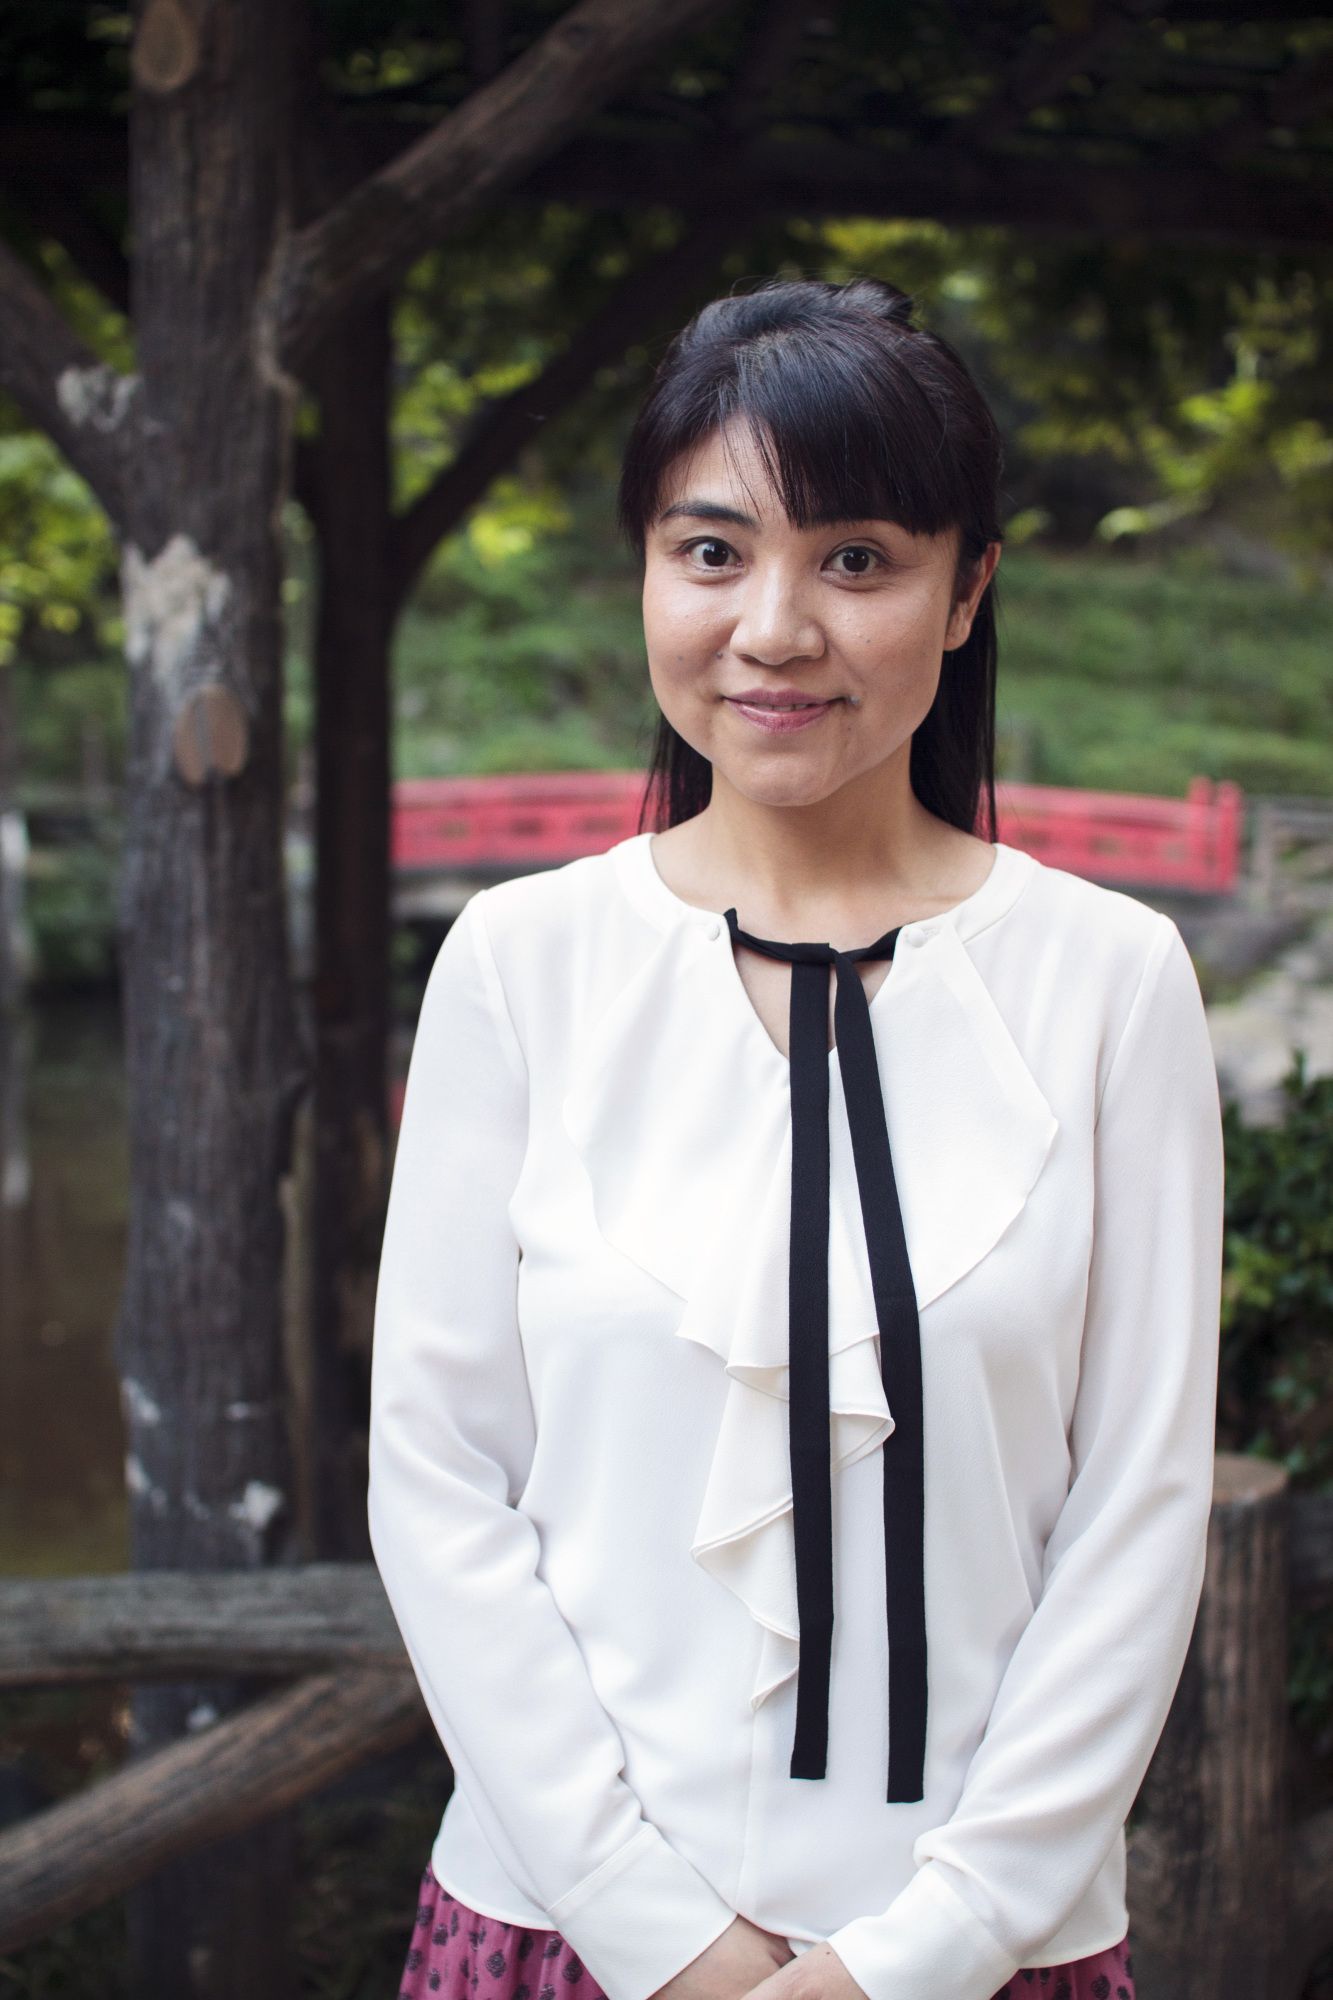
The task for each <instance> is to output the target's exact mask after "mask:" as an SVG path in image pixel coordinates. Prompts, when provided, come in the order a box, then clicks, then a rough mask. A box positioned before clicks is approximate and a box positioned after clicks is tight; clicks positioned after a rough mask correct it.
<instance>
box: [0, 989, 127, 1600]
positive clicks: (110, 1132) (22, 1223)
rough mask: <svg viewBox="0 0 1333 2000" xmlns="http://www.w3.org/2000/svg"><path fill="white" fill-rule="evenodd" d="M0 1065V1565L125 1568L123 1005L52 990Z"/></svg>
mask: <svg viewBox="0 0 1333 2000" xmlns="http://www.w3.org/2000/svg"><path fill="white" fill-rule="evenodd" d="M0 1059H2V1060H3V1071H2V1073H0V1094H2V1096H3V1110H4V1117H3V1125H4V1137H5V1147H4V1160H3V1189H2V1193H3V1199H2V1200H0V1573H8V1574H10V1575H41V1574H46V1575H53V1574H60V1573H62V1572H63V1573H67V1574H74V1573H78V1572H81V1571H89V1570H111V1569H122V1568H124V1566H125V1562H126V1555H127V1520H126V1508H125V1487H124V1476H123V1467H124V1456H125V1445H124V1434H123V1432H122V1429H121V1421H120V1405H119V1394H118V1388H117V1382H116V1373H115V1367H114V1362H113V1357H112V1340H113V1334H114V1325H115V1316H116V1310H117V1304H118V1299H119V1292H120V1282H121V1273H122V1269H123V1265H124V1256H125V1220H126V1183H127V1156H126V1133H125V1086H124V1073H123V1057H122V1047H121V1033H120V1016H119V1011H118V1009H117V1007H116V1004H115V1001H114V1000H112V999H109V998H104V997H100V996H98V997H93V998H88V997H82V996H80V997H77V998H75V997H71V998H58V999H55V998H53V999H44V1000H43V1001H42V1004H41V1005H40V1007H31V1008H29V1009H28V1010H27V1012H26V1013H25V1014H24V1015H23V1016H22V1017H21V1018H20V1021H19V1024H18V1029H17V1033H16V1034H14V1035H10V1036H6V1037H5V1046H4V1047H3V1048H2V1049H0Z"/></svg>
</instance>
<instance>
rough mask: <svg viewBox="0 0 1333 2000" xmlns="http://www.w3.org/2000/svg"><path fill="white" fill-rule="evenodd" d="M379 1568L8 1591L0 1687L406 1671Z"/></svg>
mask: <svg viewBox="0 0 1333 2000" xmlns="http://www.w3.org/2000/svg"><path fill="white" fill-rule="evenodd" d="M405 1658H406V1655H405V1654H404V1652H403V1642H402V1640H401V1639H400V1638H399V1636H398V1627H397V1625H396V1623H395V1622H394V1616H393V1612H392V1611H391V1610H390V1609H389V1600H388V1598H387V1597H386V1596H385V1595H384V1586H383V1584H382V1583H381V1582H380V1579H379V1573H378V1571H377V1570H376V1569H375V1567H374V1565H373V1563H311V1564H309V1565H307V1566H306V1567H305V1568H302V1569H268V1570H239V1571H226V1570H222V1571H213V1572H208V1573H206V1572H195V1571H184V1570H139V1571H134V1572H132V1573H129V1574H126V1575H121V1576H90V1577H73V1578H60V1579H55V1580H51V1581H43V1582H17V1581H5V1582H3V1583H0V1688H17V1687H54V1686H59V1685H62V1684H65V1683H68V1682H74V1681H106V1680H193V1679H201V1680H208V1679H214V1678H217V1677H221V1676H226V1677H232V1676H248V1675H268V1674H272V1675H289V1674H298V1673H308V1672H310V1671H311V1670H312V1669H314V1668H317V1667H328V1666H330V1665H333V1664H336V1663H344V1664H349V1665H350V1664H352V1663H355V1664H358V1665H360V1666H366V1667H371V1666H377V1667H401V1666H402V1665H403V1664H404V1662H405Z"/></svg>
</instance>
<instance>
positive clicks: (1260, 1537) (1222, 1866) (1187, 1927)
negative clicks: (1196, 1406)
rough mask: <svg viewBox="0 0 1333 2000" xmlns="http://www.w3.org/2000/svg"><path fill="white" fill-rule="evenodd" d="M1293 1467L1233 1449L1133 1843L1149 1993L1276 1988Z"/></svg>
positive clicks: (1284, 1878) (1133, 1900)
mask: <svg viewBox="0 0 1333 2000" xmlns="http://www.w3.org/2000/svg"><path fill="white" fill-rule="evenodd" d="M1286 1487H1287V1478H1286V1474H1285V1472H1283V1470H1282V1469H1281V1467H1280V1466H1275V1465H1270V1464H1266V1463H1264V1462H1263V1461H1261V1460H1258V1459H1253V1458H1241V1457H1237V1456H1234V1455H1232V1454H1228V1453H1220V1454H1219V1455H1218V1459H1217V1472H1216V1477H1215V1484H1214V1489H1213V1493H1214V1497H1213V1511H1212V1518H1211V1520H1210V1522H1209V1527H1208V1567H1207V1573H1206V1575H1205V1579H1204V1586H1203V1599H1202V1602H1201V1603H1200V1606H1199V1616H1198V1620H1197V1623H1196V1624H1195V1628H1194V1637H1193V1639H1192V1640H1191V1642H1190V1650H1189V1656H1188V1658H1187V1660H1186V1662H1185V1670H1184V1673H1183V1674H1182V1676H1181V1681H1180V1687H1179V1689H1178V1691H1177V1694H1176V1698H1175V1702H1174V1704H1173V1706H1172V1709H1171V1714H1170V1716H1169V1717H1168V1720H1167V1725H1166V1728H1165V1730H1164V1731H1163V1733H1162V1740H1161V1743H1160V1744H1159V1746H1158V1750H1157V1754H1156V1756H1155V1757H1154V1758H1153V1761H1152V1765H1151V1767H1150V1769H1149V1772H1148V1776H1147V1778H1146V1780H1145V1782H1144V1785H1143V1789H1142V1791H1141V1792H1140V1794H1139V1813H1140V1819H1141V1823H1140V1825H1139V1826H1138V1828H1137V1830H1136V1832H1135V1834H1134V1837H1133V1840H1132V1843H1131V1847H1130V1870H1129V1886H1130V1918H1131V1937H1132V1941H1133V1947H1134V1969H1135V1973H1136V1976H1137V1980H1138V1987H1139V1993H1140V1995H1141V2000H1217V1996H1218V1995H1219V1994H1223V1993H1225V1994H1226V1995H1227V1996H1228V2000H1273V1995H1274V1994H1275V1992H1276V1990H1277V1988H1278V1987H1279V1986H1280V1984H1281V1969H1282V1962H1283V1956H1284V1942H1285V1932H1286V1919H1287V1901H1288V1889H1289V1880H1288V1877H1289V1866H1288V1848H1289V1842H1288V1826H1287V1786H1286V1742H1287V1704H1286V1666H1287V1522H1288V1509H1289V1500H1288V1495H1287V1490H1286Z"/></svg>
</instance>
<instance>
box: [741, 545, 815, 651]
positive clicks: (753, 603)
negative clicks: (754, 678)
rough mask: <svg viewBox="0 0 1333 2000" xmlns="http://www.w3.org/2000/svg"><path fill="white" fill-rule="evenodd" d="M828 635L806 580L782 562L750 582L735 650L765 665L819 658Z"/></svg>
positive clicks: (756, 574) (762, 570)
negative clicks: (814, 605) (816, 613)
mask: <svg viewBox="0 0 1333 2000" xmlns="http://www.w3.org/2000/svg"><path fill="white" fill-rule="evenodd" d="M824 646H825V641H824V633H823V630H822V628H821V626H820V624H819V620H818V619H817V618H816V617H815V616H814V609H813V606H812V605H811V603H810V600H809V594H808V585H807V579H806V578H805V577H804V576H803V575H802V574H800V573H799V572H793V571H791V570H789V569H787V567H786V566H785V565H784V564H781V563H764V564H761V565H760V566H759V567H758V568H756V569H755V570H754V572H753V573H752V574H751V575H750V576H749V577H748V578H747V579H746V583H745V587H744V590H743V592H742V594H741V602H740V616H739V618H738V619H737V621H736V623H735V625H734V626H733V628H732V633H731V650H732V652H733V653H735V654H737V655H738V656H739V657H740V658H742V659H745V660H750V661H753V662H754V664H755V665H756V666H760V667H785V666H788V665H790V664H791V662H792V661H794V660H817V659H819V658H820V657H821V656H822V654H823V652H824Z"/></svg>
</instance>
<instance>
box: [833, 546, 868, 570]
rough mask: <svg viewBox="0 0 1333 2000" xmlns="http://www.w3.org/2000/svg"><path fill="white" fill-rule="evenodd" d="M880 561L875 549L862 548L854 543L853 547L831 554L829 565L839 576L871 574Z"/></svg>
mask: <svg viewBox="0 0 1333 2000" xmlns="http://www.w3.org/2000/svg"><path fill="white" fill-rule="evenodd" d="M878 561H879V557H878V556H877V555H876V554H875V551H874V550H873V549H866V548H861V547H859V546H857V545H855V544H854V545H853V546H852V547H851V548H848V549H839V550H838V551H837V552H836V554H834V555H832V556H830V557H829V567H830V569H832V570H834V571H835V572H836V574H837V575H838V576H869V574H870V572H871V570H872V569H873V568H874V567H875V565H876V564H877V563H878Z"/></svg>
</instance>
